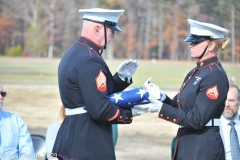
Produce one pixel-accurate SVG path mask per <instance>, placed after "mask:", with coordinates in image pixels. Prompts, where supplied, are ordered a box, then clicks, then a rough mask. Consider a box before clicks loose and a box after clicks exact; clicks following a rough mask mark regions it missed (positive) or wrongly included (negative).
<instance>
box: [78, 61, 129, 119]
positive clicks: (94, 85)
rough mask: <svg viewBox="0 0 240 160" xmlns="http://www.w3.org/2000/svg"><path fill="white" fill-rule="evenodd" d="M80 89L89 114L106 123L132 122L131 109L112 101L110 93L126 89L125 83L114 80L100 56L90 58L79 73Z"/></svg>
mask: <svg viewBox="0 0 240 160" xmlns="http://www.w3.org/2000/svg"><path fill="white" fill-rule="evenodd" d="M78 79H79V85H80V91H81V93H82V97H83V100H84V105H85V106H86V108H87V111H88V114H89V116H90V117H91V118H92V119H94V120H96V121H98V122H100V123H106V124H118V123H119V124H124V123H131V122H132V112H131V109H122V108H120V107H118V106H117V105H115V104H113V103H111V102H110V100H109V98H108V95H110V94H112V93H113V91H117V90H119V89H124V88H126V87H127V86H126V85H125V87H124V83H126V82H123V81H122V83H123V84H120V86H121V87H119V86H118V88H117V89H116V85H117V84H119V81H118V83H117V82H116V81H115V80H113V76H112V74H111V72H110V71H109V69H108V67H107V66H106V65H105V63H104V62H102V61H101V60H99V58H98V57H94V58H89V60H87V61H86V62H85V63H84V65H82V68H81V69H79V73H78Z"/></svg>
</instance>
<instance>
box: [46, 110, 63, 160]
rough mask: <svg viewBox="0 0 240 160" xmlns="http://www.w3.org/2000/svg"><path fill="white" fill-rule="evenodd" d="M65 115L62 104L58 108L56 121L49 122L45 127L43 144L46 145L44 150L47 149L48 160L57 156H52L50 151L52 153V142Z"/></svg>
mask: <svg viewBox="0 0 240 160" xmlns="http://www.w3.org/2000/svg"><path fill="white" fill-rule="evenodd" d="M65 117H66V113H65V108H64V106H63V105H62V106H61V108H60V110H59V118H58V123H54V124H51V125H50V126H49V127H48V129H47V132H46V140H45V145H46V150H47V158H48V159H49V160H51V159H57V158H54V157H52V156H51V153H52V148H53V144H54V142H55V139H56V136H57V132H58V130H59V128H60V126H61V124H62V122H63V120H64V118H65Z"/></svg>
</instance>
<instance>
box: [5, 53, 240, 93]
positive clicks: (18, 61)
mask: <svg viewBox="0 0 240 160" xmlns="http://www.w3.org/2000/svg"><path fill="white" fill-rule="evenodd" d="M59 61H60V59H41V58H7V57H0V64H1V67H0V82H19V83H48V84H57V67H58V64H59ZM122 61H123V60H113V61H107V63H108V65H109V68H110V70H111V72H112V74H114V73H115V71H116V68H117V66H118V65H119V64H120V63H121V62H122ZM138 62H139V67H138V69H137V71H136V73H135V74H134V76H133V80H134V83H133V84H132V86H133V87H136V86H142V85H143V83H144V81H145V80H146V79H148V78H149V77H153V79H152V81H153V82H154V83H156V84H158V85H159V86H160V87H161V88H179V86H180V85H181V83H182V81H183V78H184V77H185V75H186V74H187V73H188V72H189V71H190V70H191V69H192V68H193V67H194V66H195V63H196V62H195V61H143V60H138ZM69 63H70V62H69ZM222 64H223V67H224V68H225V71H226V73H227V75H228V77H229V78H231V77H232V76H234V77H235V84H237V85H238V86H240V64H236V63H222Z"/></svg>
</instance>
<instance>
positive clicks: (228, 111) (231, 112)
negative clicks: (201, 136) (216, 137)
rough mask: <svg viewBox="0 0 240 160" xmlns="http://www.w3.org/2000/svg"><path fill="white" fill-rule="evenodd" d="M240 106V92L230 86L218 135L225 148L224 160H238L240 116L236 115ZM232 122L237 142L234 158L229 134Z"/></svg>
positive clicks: (233, 86)
mask: <svg viewBox="0 0 240 160" xmlns="http://www.w3.org/2000/svg"><path fill="white" fill-rule="evenodd" d="M239 106H240V91H239V88H238V86H236V85H233V84H230V86H229V90H228V94H227V100H226V102H225V108H224V111H223V114H222V116H221V119H220V120H221V127H220V129H221V130H220V133H221V136H222V139H223V143H224V147H225V153H226V160H235V159H239V158H240V154H239V153H240V150H239V145H240V116H239V114H238V111H239ZM232 121H233V122H234V123H235V125H234V127H235V130H236V133H237V139H238V140H237V139H236V140H235V141H237V144H238V153H236V154H238V155H236V157H233V156H234V155H233V153H232V150H231V140H230V137H231V136H230V133H231V125H230V122H232Z"/></svg>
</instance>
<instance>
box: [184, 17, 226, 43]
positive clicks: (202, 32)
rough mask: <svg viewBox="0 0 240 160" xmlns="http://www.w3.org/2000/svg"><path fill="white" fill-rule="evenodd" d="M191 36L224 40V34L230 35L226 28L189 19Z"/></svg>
mask: <svg viewBox="0 0 240 160" xmlns="http://www.w3.org/2000/svg"><path fill="white" fill-rule="evenodd" d="M188 23H189V26H190V34H194V35H198V36H210V37H211V38H212V39H219V38H224V33H228V30H226V29H225V28H222V27H219V26H216V25H214V24H210V23H203V22H199V21H195V20H192V19H188Z"/></svg>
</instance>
